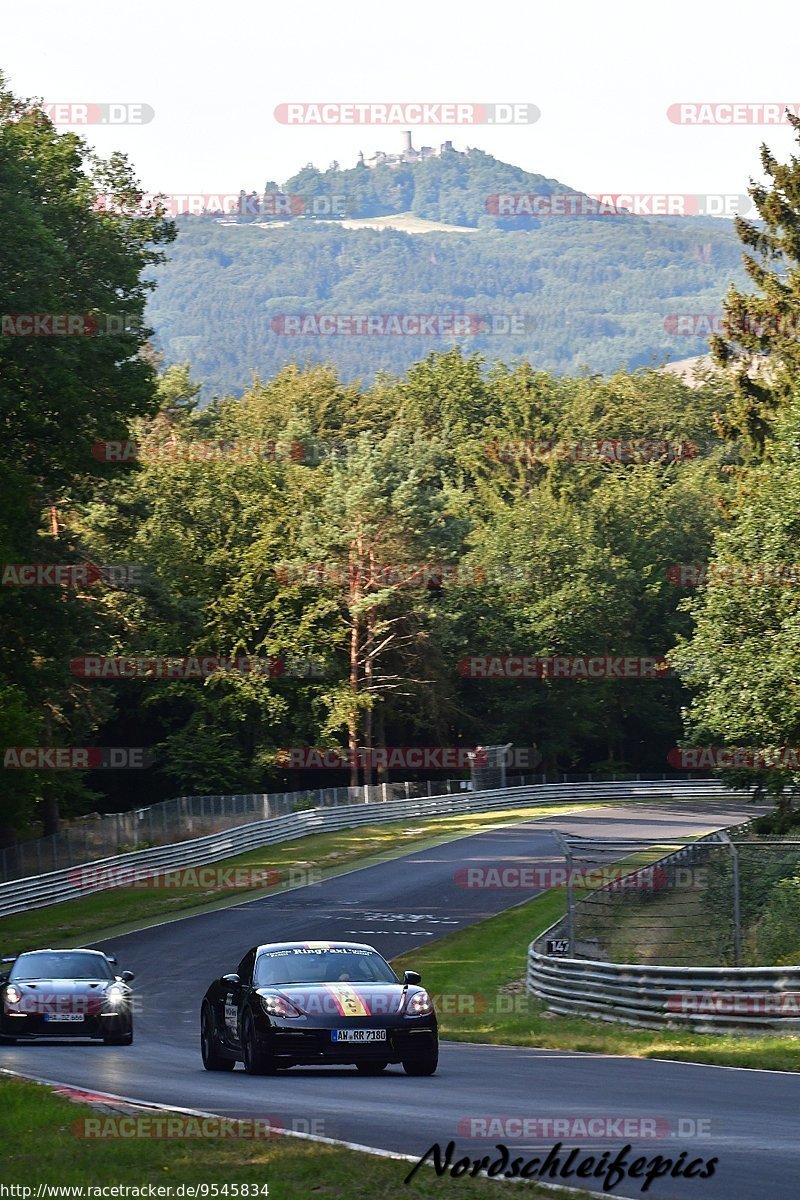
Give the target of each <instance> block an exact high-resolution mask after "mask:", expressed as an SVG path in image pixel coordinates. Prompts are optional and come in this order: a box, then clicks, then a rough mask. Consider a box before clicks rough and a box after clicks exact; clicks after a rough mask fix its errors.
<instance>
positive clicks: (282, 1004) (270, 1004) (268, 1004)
mask: <svg viewBox="0 0 800 1200" xmlns="http://www.w3.org/2000/svg"><path fill="white" fill-rule="evenodd" d="M259 999H260V1001H261V1007H262V1008H263V1010H264V1012H265V1013H266V1014H267V1016H268V1017H299V1016H301V1015H302V1014H301V1012H300V1009H299V1008H295V1006H294V1005H293V1004H292V1002H291V1001H290V1000H287V999H286V997H285V996H273V995H268V996H259Z"/></svg>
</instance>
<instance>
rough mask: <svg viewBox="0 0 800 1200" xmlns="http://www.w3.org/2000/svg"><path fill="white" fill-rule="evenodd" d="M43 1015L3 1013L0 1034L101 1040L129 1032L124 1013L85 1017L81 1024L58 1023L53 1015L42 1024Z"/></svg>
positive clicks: (75, 1022) (127, 1018)
mask: <svg viewBox="0 0 800 1200" xmlns="http://www.w3.org/2000/svg"><path fill="white" fill-rule="evenodd" d="M45 1015H47V1014H44V1013H20V1014H18V1015H14V1014H12V1013H7V1012H6V1013H3V1014H2V1015H1V1016H0V1034H2V1035H3V1036H5V1037H14V1038H43V1037H44V1038H103V1037H118V1036H119V1035H121V1034H125V1033H129V1032H130V1031H131V1028H132V1021H131V1015H130V1013H127V1012H115V1013H107V1014H106V1013H97V1014H92V1015H89V1014H87V1015H85V1016H84V1018H83V1020H82V1021H60V1020H58V1017H57V1015H56V1016H53V1017H52V1018H51V1019H49V1020H45Z"/></svg>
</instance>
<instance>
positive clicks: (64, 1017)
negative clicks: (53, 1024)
mask: <svg viewBox="0 0 800 1200" xmlns="http://www.w3.org/2000/svg"><path fill="white" fill-rule="evenodd" d="M44 1019H45V1021H58V1022H59V1023H60V1022H61V1021H82V1020H83V1013H45V1014H44Z"/></svg>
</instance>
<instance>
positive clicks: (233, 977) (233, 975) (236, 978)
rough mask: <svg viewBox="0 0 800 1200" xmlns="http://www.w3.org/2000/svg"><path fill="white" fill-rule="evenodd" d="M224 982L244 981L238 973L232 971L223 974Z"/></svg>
mask: <svg viewBox="0 0 800 1200" xmlns="http://www.w3.org/2000/svg"><path fill="white" fill-rule="evenodd" d="M222 982H223V983H241V982H242V981H241V979H240V978H239V976H238V975H237V974H236V972H235V971H231V973H230V975H223V976H222Z"/></svg>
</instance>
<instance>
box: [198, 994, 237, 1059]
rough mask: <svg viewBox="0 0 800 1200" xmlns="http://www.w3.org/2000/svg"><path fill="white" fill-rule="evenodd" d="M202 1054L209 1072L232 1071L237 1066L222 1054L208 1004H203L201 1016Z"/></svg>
mask: <svg viewBox="0 0 800 1200" xmlns="http://www.w3.org/2000/svg"><path fill="white" fill-rule="evenodd" d="M200 1053H201V1054H202V1056H203V1066H204V1067H205V1069H206V1070H207V1071H232V1070H233V1068H234V1066H235V1065H236V1064H235V1063H234V1061H233V1059H232V1058H226V1057H225V1055H223V1054H220V1052H219V1048H218V1046H217V1037H216V1033H215V1031H214V1016H213V1014H212V1012H211V1008H210V1007H209V1004H208V1002H207V1001H206V1002H205V1003H204V1004H203V1011H202V1012H201V1014H200Z"/></svg>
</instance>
